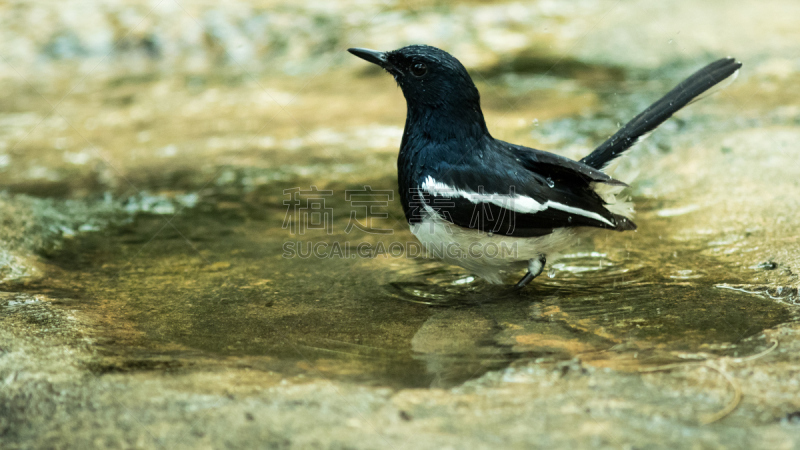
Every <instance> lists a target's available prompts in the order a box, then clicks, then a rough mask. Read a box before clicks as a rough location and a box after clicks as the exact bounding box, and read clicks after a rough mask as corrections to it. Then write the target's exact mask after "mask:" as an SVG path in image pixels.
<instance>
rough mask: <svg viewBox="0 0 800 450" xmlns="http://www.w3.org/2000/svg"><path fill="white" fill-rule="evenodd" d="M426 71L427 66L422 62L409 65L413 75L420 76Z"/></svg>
mask: <svg viewBox="0 0 800 450" xmlns="http://www.w3.org/2000/svg"><path fill="white" fill-rule="evenodd" d="M426 73H428V66H426V65H425V64H422V63H417V64H414V65H413V66H411V75H414V76H415V77H421V76H423V75H425V74H426Z"/></svg>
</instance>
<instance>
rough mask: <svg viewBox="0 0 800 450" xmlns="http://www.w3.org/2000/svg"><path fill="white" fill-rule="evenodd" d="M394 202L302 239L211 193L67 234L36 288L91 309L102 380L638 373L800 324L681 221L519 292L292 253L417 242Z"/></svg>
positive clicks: (454, 276)
mask: <svg viewBox="0 0 800 450" xmlns="http://www.w3.org/2000/svg"><path fill="white" fill-rule="evenodd" d="M387 184H388V182H387ZM263 192H268V191H267V190H265V191H263ZM334 197H335V196H334ZM270 202H272V203H270ZM335 202H336V200H334V203H332V204H331V206H332V207H333V209H334V210H336V211H341V210H342V209H346V208H347V207H346V206H345V205H344V204H343V203H341V199H339V203H335ZM398 206H399V205H394V204H391V205H390V206H389V207H388V209H389V213H388V218H384V219H376V222H374V224H373V225H375V226H377V227H379V228H380V227H387V228H391V227H393V228H394V229H395V231H394V233H393V234H391V235H380V234H378V235H376V234H367V233H362V232H352V233H349V234H345V233H343V232H341V231H340V230H343V229H345V228H346V224H347V223H348V221H349V214H347V213H339V214H335V215H334V216H333V222H332V227H331V228H332V229H333V230H339V231H334V232H333V234H330V235H328V234H327V233H324V232H323V233H319V232H317V233H313V232H308V234H306V235H305V236H300V238H301V239H299V240H298V239H297V238H298V236H292V235H291V234H290V233H289V230H287V229H283V228H281V224H282V222H283V219H284V215H285V209H284V207H283V206H282V205H280V204H276V202H275V201H274V196H271V194H270V195H269V196H267V195H266V194H259V193H258V192H256V193H253V194H250V195H248V196H244V197H237V198H227V197H226V198H225V199H224V201H223V200H221V199H220V197H218V196H207V197H204V198H201V199H200V200H199V201H198V203H197V205H196V206H195V208H193V209H186V210H184V211H183V212H182V213H181V214H179V215H178V216H175V217H174V218H173V219H172V220H171V221H170V222H167V219H169V218H170V216H158V215H140V216H138V218H137V219H136V220H135V221H134V222H133V223H132V224H130V225H127V226H124V227H121V228H117V229H114V230H111V231H107V232H104V233H92V234H88V235H84V236H83V237H80V238H76V239H73V240H71V241H68V243H67V245H66V247H65V248H64V249H62V250H61V251H60V252H57V253H55V254H53V255H51V257H50V259H49V261H48V263H49V266H50V272H51V276H50V277H49V278H48V279H47V280H46V281H44V282H42V283H41V284H40V285H38V286H32V287H29V289H33V290H35V291H37V293H39V294H44V295H48V296H50V297H57V298H59V299H60V300H59V303H60V304H62V305H64V306H66V307H68V308H71V309H78V310H80V311H81V312H82V313H83V314H85V315H86V316H88V317H90V318H92V319H93V320H92V321H93V322H94V323H95V324H96V328H95V329H94V331H92V333H91V334H92V336H91V338H92V339H93V340H94V342H95V348H96V350H97V351H98V357H97V360H95V361H93V362H92V363H91V364H90V368H91V369H92V370H94V371H96V372H98V373H105V372H114V371H130V370H153V369H159V370H171V371H176V370H184V369H187V368H189V367H198V366H206V365H209V366H217V365H222V366H225V365H231V364H232V365H237V366H242V365H244V366H246V367H251V368H253V369H256V370H261V371H265V372H275V373H278V374H280V375H281V376H282V377H287V378H295V379H303V378H329V379H337V380H345V381H352V382H356V383H360V384H369V385H386V386H392V387H425V386H452V385H455V384H458V383H461V382H463V381H465V380H468V379H471V378H475V377H478V376H480V375H481V374H483V373H485V372H486V371H488V370H493V369H499V368H502V367H505V366H507V365H509V364H511V363H513V362H514V361H518V360H530V359H542V358H544V359H556V360H559V359H571V358H574V357H576V356H578V357H580V358H582V359H584V360H585V361H587V362H589V363H590V364H594V365H598V366H609V367H615V368H619V369H631V368H635V367H639V366H640V365H647V364H654V363H660V362H665V361H673V360H676V359H678V358H680V357H686V356H685V355H687V354H690V355H695V357H698V358H702V357H705V356H707V355H745V354H750V353H755V352H757V351H758V350H759V349H761V348H762V347H764V346H766V345H767V343H766V342H765V341H764V340H763V339H762V338H760V337H759V336H760V334H761V332H762V331H763V330H764V329H767V328H770V327H773V326H775V325H777V324H779V323H782V322H787V321H790V320H793V319H794V317H793V316H792V313H791V312H790V311H792V310H791V309H789V308H787V307H786V306H785V305H784V304H781V303H779V302H776V301H774V300H772V299H770V298H767V297H765V296H764V295H759V293H758V292H755V291H753V292H751V291H746V290H743V289H739V290H734V289H726V288H724V286H725V283H729V282H731V281H732V280H737V282H738V283H742V282H743V281H746V276H747V274H748V273H749V274H750V275H752V278H753V279H754V280H755V278H756V276H757V275H758V270H756V269H748V270H749V272H747V271H745V273H744V275H743V272H742V269H740V268H735V267H731V266H728V265H726V264H723V263H720V262H719V261H717V260H715V259H714V257H713V256H709V255H708V254H707V253H708V252H704V251H703V248H704V246H705V245H706V244H704V243H697V242H693V243H691V245H690V244H687V243H686V242H683V241H674V240H667V239H661V238H660V236H659V231H660V230H661V227H663V226H670V222H669V221H671V220H679V218H671V217H670V218H662V219H659V220H655V221H651V222H650V223H648V221H647V220H645V221H643V222H641V223H640V224H639V225H640V230H641V231H639V232H637V233H631V234H628V235H616V234H609V235H608V236H603V237H602V238H601V239H598V242H596V243H592V242H585V243H583V244H582V245H581V248H578V249H577V251H576V252H574V253H573V254H571V255H567V256H566V257H565V258H563V259H561V260H560V261H557V262H555V263H554V264H552V265H550V266H549V267H548V268H549V272H546V273H545V274H543V275H542V276H541V277H540V278H539V279H537V280H536V281H535V282H534V283H533V284H532V285H531V286H529V287H528V288H527V289H526V290H523V291H522V292H515V291H513V290H511V289H510V288H509V287H507V286H494V285H489V284H486V283H484V282H483V281H481V280H479V279H474V278H472V277H470V276H469V274H467V273H463V272H462V271H460V270H459V269H455V268H451V267H447V266H443V265H440V264H439V263H437V262H434V261H431V260H425V259H421V258H405V257H402V256H400V257H392V256H391V255H389V254H388V252H387V254H379V255H378V256H375V257H373V258H365V257H360V256H359V257H352V256H354V255H349V256H347V255H345V256H346V257H342V256H338V255H334V256H326V257H321V258H320V257H313V256H312V257H300V256H295V257H289V258H285V257H282V254H283V253H285V251H286V250H285V247H284V245H285V242H287V241H296V243H297V245H298V246H300V247H302V245H303V243H307V242H326V243H327V244H329V247H330V246H331V245H332V244H333V243H334V242H340V243H341V244H346V243H349V244H351V245H352V246H355V245H357V244H358V243H360V242H368V243H370V244H371V245H372V246H373V248H374V247H376V246H377V244H378V243H381V242H383V243H384V244H385V247H386V248H389V247H390V245H391V243H392V242H405V241H413V238H412V237H411V236H410V234H409V233H408V232H407V231H405V230H403V228H404V224H403V222H402V219H401V220H400V221H399V223H398V221H397V218H398V217H400V212H399V211H395V210H394V209H395V208H396V207H398ZM316 231H319V230H316ZM661 231H663V230H661ZM601 236H602V235H601ZM594 247H603V248H605V249H606V250H607V251H606V252H600V251H598V250H597V249H595V248H594ZM678 249H681V250H680V251H678ZM734 274H735V276H734ZM743 277H744V278H743ZM679 355H683V356H679Z"/></svg>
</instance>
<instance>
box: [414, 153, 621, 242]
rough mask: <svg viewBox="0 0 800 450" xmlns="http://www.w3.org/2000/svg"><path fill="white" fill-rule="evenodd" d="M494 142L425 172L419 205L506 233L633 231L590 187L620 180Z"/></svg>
mask: <svg viewBox="0 0 800 450" xmlns="http://www.w3.org/2000/svg"><path fill="white" fill-rule="evenodd" d="M496 145H497V146H498V148H492V149H489V150H488V151H484V152H482V154H481V155H480V156H475V157H474V158H471V157H466V158H464V161H460V162H459V163H458V164H445V163H442V164H440V165H439V166H438V167H436V168H435V169H433V170H431V171H430V172H428V173H426V174H425V175H424V176H423V177H421V179H420V180H418V183H417V186H418V195H417V197H418V200H419V202H421V203H420V204H422V205H426V206H427V207H428V208H429V210H430V209H432V210H433V211H435V212H436V213H437V214H438V215H439V216H441V217H442V218H444V219H446V220H447V221H449V222H451V223H453V224H455V225H458V226H460V227H464V228H471V229H476V230H480V231H483V232H492V233H496V234H502V235H506V236H516V237H531V236H542V235H545V234H549V233H551V232H552V231H553V230H554V229H556V228H566V227H578V226H588V227H599V228H609V229H616V230H630V229H635V225H634V224H633V222H631V221H629V220H628V219H626V218H624V217H622V216H619V215H616V214H613V213H611V212H610V211H609V210H607V209H606V208H605V207H604V205H605V202H604V201H603V199H602V198H601V197H600V196H599V195H598V194H597V193H596V192H595V191H594V189H593V188H592V184H593V183H596V182H601V183H608V184H618V185H619V184H623V185H624V183H621V182H619V181H616V180H614V179H612V178H611V177H609V176H608V175H606V174H604V173H602V172H599V171H597V170H595V169H592V168H591V167H588V166H585V165H583V164H581V163H579V162H577V161H572V160H570V159H567V158H563V157H560V156H558V155H553V154H550V153H546V152H541V151H538V150H533V149H528V148H525V147H520V146H515V145H512V144H507V143H505V142H502V141H496ZM473 159H474V160H473ZM420 211H422V209H420Z"/></svg>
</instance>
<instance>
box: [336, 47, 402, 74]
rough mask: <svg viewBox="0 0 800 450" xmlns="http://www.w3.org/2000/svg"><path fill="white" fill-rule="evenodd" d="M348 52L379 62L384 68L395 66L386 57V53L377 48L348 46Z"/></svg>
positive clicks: (375, 62)
mask: <svg viewBox="0 0 800 450" xmlns="http://www.w3.org/2000/svg"><path fill="white" fill-rule="evenodd" d="M347 51H348V52H350V53H352V54H354V55H356V56H358V57H359V58H361V59H363V60H365V61H369V62H371V63H373V64H377V65H379V66H381V67H383V68H384V69H387V70H388V69H390V68H393V67H392V64H391V63H390V62H389V60H388V59H387V58H386V53H384V52H379V51H377V50H370V49H368V48H348V49H347Z"/></svg>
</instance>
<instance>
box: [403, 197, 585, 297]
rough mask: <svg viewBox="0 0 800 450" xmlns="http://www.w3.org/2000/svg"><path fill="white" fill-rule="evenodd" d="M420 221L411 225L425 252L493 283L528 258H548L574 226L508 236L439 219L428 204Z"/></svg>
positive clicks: (571, 234) (560, 247)
mask: <svg viewBox="0 0 800 450" xmlns="http://www.w3.org/2000/svg"><path fill="white" fill-rule="evenodd" d="M425 209H426V212H427V214H426V215H425V217H424V219H423V220H422V221H421V222H420V223H416V224H412V225H411V233H413V234H414V236H416V237H417V239H419V241H420V243H421V244H422V246H423V249H424V250H425V253H426V255H428V256H433V257H436V258H439V259H441V260H443V261H445V262H447V263H449V264H453V265H456V266H461V267H463V268H465V269H467V270H469V271H470V272H471V273H473V274H475V275H478V276H480V277H481V278H484V279H486V281H488V282H490V283H494V284H501V283H503V279H502V277H503V275H505V274H507V273H510V272H513V271H517V270H521V269H523V268H526V267H527V265H528V260H530V259H533V258H536V259H538V258H539V256H540V255H545V256H547V257H548V259H551V258H552V257H553V256H555V255H556V254H558V253H560V252H561V251H562V250H563V249H565V248H566V247H568V246H569V245H570V244H572V243H574V241H575V240H576V233H575V230H574V229H567V228H557V229H556V230H554V231H553V232H552V233H550V234H548V235H545V236H541V237H531V238H521V237H509V236H503V235H499V234H493V235H492V234H489V233H484V232H482V231H479V230H473V229H469V228H462V227H459V226H457V225H454V224H452V223H450V222H448V221H446V220H445V219H443V218H441V216H439V215H438V214H437V213H436V212H435V211H433V210H432V209H431V208H430V207H428V206H426V207H425Z"/></svg>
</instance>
